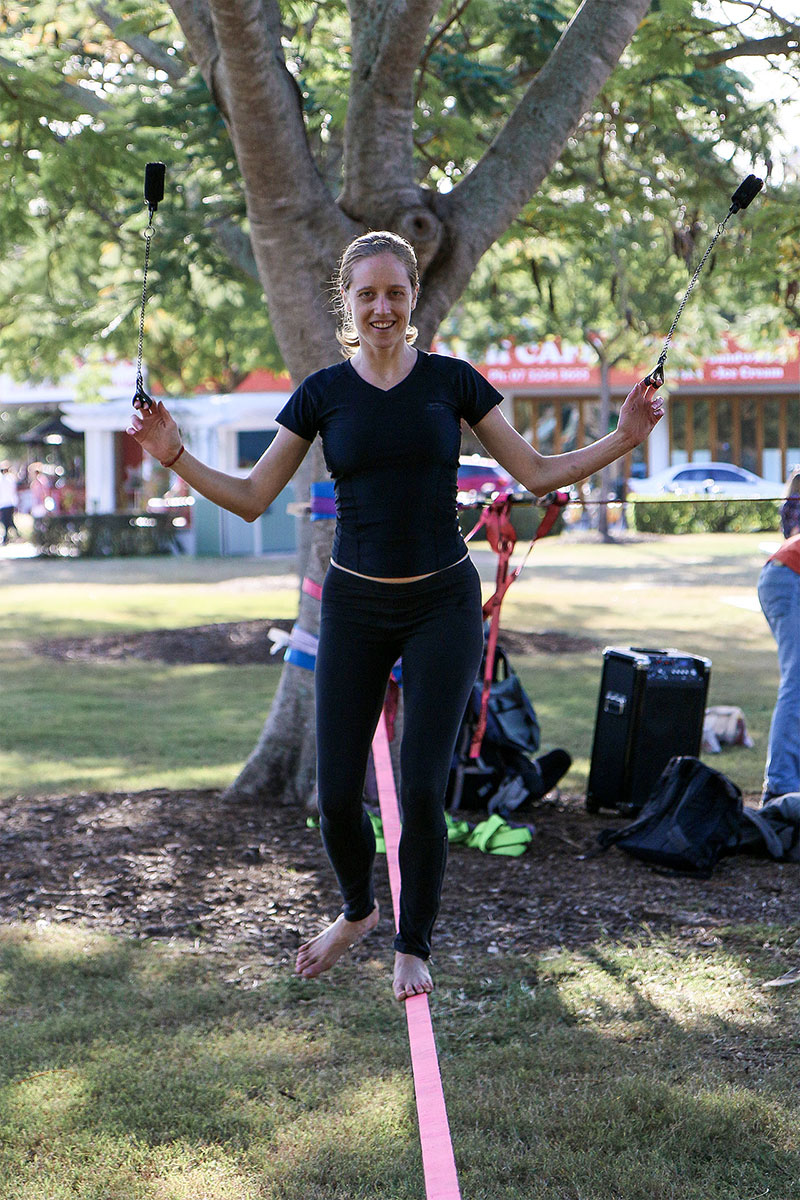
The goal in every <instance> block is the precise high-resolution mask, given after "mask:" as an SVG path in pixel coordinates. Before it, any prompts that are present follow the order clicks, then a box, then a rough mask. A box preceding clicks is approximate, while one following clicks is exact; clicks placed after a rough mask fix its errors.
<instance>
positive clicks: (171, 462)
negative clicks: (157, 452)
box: [161, 442, 186, 467]
mask: <svg viewBox="0 0 800 1200" xmlns="http://www.w3.org/2000/svg"><path fill="white" fill-rule="evenodd" d="M185 449H186V447H185V446H184V445H183V443H182V442H181V448H180V450H179V451H178V453H177V454H176V455H175V457H174V458H171V459H170V460H169V462H162V463H161V465H162V467H174V466H175V463H176V462H177V461H178V459H179V458H180V456H181V455H182V454H183V452H184V450H185Z"/></svg>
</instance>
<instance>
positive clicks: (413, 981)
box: [392, 950, 433, 1000]
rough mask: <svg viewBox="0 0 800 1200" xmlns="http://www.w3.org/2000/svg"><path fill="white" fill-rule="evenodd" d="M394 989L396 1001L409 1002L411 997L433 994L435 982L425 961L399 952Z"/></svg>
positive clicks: (395, 962)
mask: <svg viewBox="0 0 800 1200" xmlns="http://www.w3.org/2000/svg"><path fill="white" fill-rule="evenodd" d="M392 989H393V991H394V998H395V1000H408V999H409V997H410V996H421V995H422V994H423V992H432V991H433V980H432V979H431V973H430V971H429V970H428V965H427V963H426V962H425V960H424V959H423V958H417V956H416V955H415V954H401V953H400V951H399V950H398V951H397V953H396V954H395V956H394V981H393V983H392Z"/></svg>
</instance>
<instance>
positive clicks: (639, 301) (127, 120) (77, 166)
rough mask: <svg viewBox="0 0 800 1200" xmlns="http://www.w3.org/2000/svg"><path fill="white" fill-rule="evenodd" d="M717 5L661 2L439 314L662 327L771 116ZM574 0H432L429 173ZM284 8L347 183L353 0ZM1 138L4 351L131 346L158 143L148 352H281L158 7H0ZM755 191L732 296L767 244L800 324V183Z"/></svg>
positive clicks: (217, 133)
mask: <svg viewBox="0 0 800 1200" xmlns="http://www.w3.org/2000/svg"><path fill="white" fill-rule="evenodd" d="M705 7H706V6H704V5H701V4H698V3H694V4H692V3H691V0H662V2H661V3H655V4H653V6H652V9H651V12H650V15H649V16H648V17H647V19H646V20H645V21H644V22H643V23H642V25H641V27H640V29H639V32H638V34H637V37H636V38H635V40H634V42H633V44H632V46H631V48H630V50H629V52H628V53H627V54H626V55H625V57H624V59H623V61H622V62H621V63H620V65H619V67H618V68H617V70H616V72H615V73H614V75H613V76H612V78H611V80H610V81H609V83H608V85H607V86H606V88H605V89H604V91H603V94H602V95H601V97H599V99H598V102H597V103H596V105H595V106H594V109H593V111H592V112H590V113H588V114H587V115H586V117H585V118H584V120H583V122H582V124H581V127H580V129H579V130H578V131H577V133H576V135H575V136H574V137H573V138H572V139H571V140H570V142H569V144H568V146H567V147H566V148H565V152H564V154H563V155H562V158H561V161H560V162H559V164H558V165H557V167H556V168H555V170H554V171H553V172H552V173H551V176H550V179H549V181H548V185H547V188H546V189H545V191H544V193H543V194H542V196H540V197H537V199H536V200H535V201H534V202H532V203H531V204H530V205H529V206H528V207H527V209H526V210H525V212H524V213H523V215H522V218H521V220H520V221H519V223H518V224H517V225H516V226H515V227H514V228H513V229H512V230H511V231H510V232H509V234H508V236H507V237H506V239H505V240H504V241H503V243H502V244H500V245H498V247H497V249H496V251H495V252H492V253H491V254H490V255H487V256H486V258H485V259H484V260H483V263H482V264H481V266H480V267H479V270H478V272H477V274H476V277H475V281H474V285H473V287H472V288H471V289H470V292H469V294H468V296H467V297H466V299H465V301H464V303H463V304H462V305H461V306H459V308H458V309H457V310H456V312H455V313H454V315H453V318H452V319H451V321H450V323H449V325H448V330H449V332H450V333H451V334H452V332H453V330H454V329H455V328H456V326H458V327H460V328H461V332H462V334H463V336H464V337H465V339H466V342H467V344H468V345H469V346H470V348H471V349H474V350H477V351H479V350H480V349H481V348H483V347H485V344H486V340H487V333H488V335H489V336H490V337H494V338H500V337H503V336H506V335H507V334H508V332H509V330H510V329H513V330H518V331H520V333H529V334H530V335H531V336H539V335H541V334H543V333H545V332H552V331H554V330H556V329H558V331H559V332H562V333H564V334H569V333H571V332H573V331H574V329H575V328H576V327H580V326H582V327H589V328H600V329H605V330H610V329H611V328H612V326H613V327H614V328H615V329H618V330H620V338H621V341H620V345H622V344H623V343H624V344H625V346H627V345H628V344H631V345H632V344H635V343H636V341H637V339H639V338H641V336H642V335H643V334H646V333H647V332H649V331H650V330H657V329H661V328H663V325H664V320H665V318H666V314H667V310H668V309H669V306H670V304H671V303H672V302H673V301H674V299H675V296H676V295H678V294H679V293H680V291H681V290H682V287H681V284H682V283H683V280H684V278H685V267H686V266H687V265H691V264H692V262H693V255H695V253H696V251H697V249H698V246H702V243H703V239H704V237H705V236H706V235H708V233H709V231H710V230H713V223H714V221H715V220H716V219H717V215H718V214H719V212H720V204H721V203H723V202H724V200H725V197H726V195H727V193H728V192H729V191H730V190H731V189H732V186H733V185H735V180H736V173H737V168H736V167H735V166H734V159H735V153H734V151H735V150H738V153H739V154H740V155H741V154H742V153H744V154H745V155H746V156H749V158H750V159H752V160H753V162H761V163H762V164H764V170H765V172H766V173H768V170H769V159H770V153H771V150H770V144H771V136H772V132H773V123H774V122H773V113H772V112H771V111H770V106H769V105H766V106H765V105H763V104H762V105H759V104H756V103H754V102H753V101H752V98H751V97H750V96H749V94H748V84H747V80H746V79H745V78H744V76H743V75H742V74H741V73H739V72H737V70H736V69H734V66H732V65H731V60H730V59H729V57H728V55H729V52H730V50H731V48H732V47H733V46H735V45H736V44H739V45H742V44H743V43H744V42H746V41H747V37H748V35H749V33H750V31H749V28H745V25H746V21H744V18H747V17H748V15H749V10H750V9H751V8H753V6H752V5H747V4H744V3H742V4H733V5H729V6H728V7H729V8H732V9H734V10H736V11H735V13H734V18H735V19H736V18H737V17H738V18H740V20H739V22H738V23H734V24H733V26H730V25H729V26H726V24H725V22H724V21H722V20H717V19H715V20H711V19H710V18H708V17H706V16H703V12H704V10H705ZM574 9H575V5H574V4H573V3H567V2H566V0H552V2H551V0H528V2H527V3H522V4H521V3H519V0H471V2H470V0H452V2H448V3H445V4H443V5H442V6H441V9H440V11H439V13H438V15H437V18H436V21H435V22H434V24H433V25H432V27H431V30H430V33H429V36H428V39H427V43H426V45H425V49H424V52H423V54H422V56H421V58H420V62H419V67H418V71H417V81H416V94H415V110H414V113H415V115H414V129H413V136H414V147H415V153H416V164H417V177H418V182H419V183H420V184H421V185H422V186H424V187H426V188H431V189H434V190H438V191H440V192H447V191H448V190H449V189H450V188H452V187H453V186H455V185H456V184H457V183H458V182H459V181H460V180H462V179H463V178H464V177H465V176H466V175H467V174H468V173H469V171H470V170H471V169H472V167H473V166H474V165H475V163H476V162H477V161H478V160H479V159H480V158H481V157H482V156H483V154H484V153H485V151H486V149H487V147H488V146H490V145H491V143H492V141H493V139H494V138H495V136H496V135H497V132H498V130H499V129H500V128H502V125H503V122H504V121H505V120H506V118H507V115H508V113H509V112H510V111H511V110H512V109H513V106H514V104H515V103H516V102H517V101H518V99H519V98H520V96H521V95H522V94H523V92H524V89H525V88H526V87H527V85H528V84H529V83H530V81H531V79H532V78H534V77H535V76H536V74H537V72H539V71H540V70H541V68H542V67H543V65H544V64H545V63H546V62H547V59H548V56H549V55H550V53H551V52H552V50H553V47H554V45H555V44H556V42H557V40H558V38H559V36H560V34H561V33H562V32H563V30H564V28H565V26H566V25H567V22H568V20H569V19H570V17H571V16H572V15H573V13H574ZM281 18H282V22H283V24H282V29H281V34H282V45H283V48H284V54H285V57H286V63H287V66H288V69H289V71H290V72H291V74H292V76H293V78H294V80H295V82H296V85H297V96H298V104H299V105H301V107H302V110H303V115H304V121H305V126H306V131H307V136H308V139H309V143H310V145H311V147H312V151H313V154H314V158H315V161H316V163H317V166H318V169H319V171H320V173H321V175H322V176H323V178H324V179H325V181H326V183H327V184H328V186H329V187H330V188H331V189H332V190H333V191H334V192H336V191H337V190H339V188H340V187H341V185H342V160H343V146H344V138H345V130H346V118H347V97H348V84H349V72H350V62H349V50H350V18H349V13H348V8H347V5H346V4H344V3H343V2H341V0H328V2H327V3H325V4H321V3H312V2H310V0H295V2H293V3H284V4H282V5H281ZM743 21H744V23H742V22H743ZM754 32H755V33H760V34H761V35H766V34H767V33H769V34H771V35H772V36H773V37H774V38H777V37H782V38H784V43H785V45H786V46H787V47H789V48H791V47H790V42H789V41H787V40H786V39H787V38H788V37H789V35H790V32H791V30H790V29H789V27H788V26H787V25H786V23H784V24H781V22H780V21H779V20H778V19H777V18H774V19H771V18H766V17H763V18H761V25H760V26H759V27H758V29H756V30H755V31H754ZM750 42H751V43H752V45H750V44H749V43H748V50H747V52H748V53H757V52H758V49H759V47H758V39H757V38H754V37H751V38H750ZM779 52H780V47H779ZM795 53H796V52H795ZM733 61H734V64H735V66H737V67H738V66H740V65H741V63H742V59H741V58H738V59H736V60H733ZM776 61H777V60H776ZM780 61H781V62H788V63H790V64H793V63H794V58H793V57H792V54H784V55H783V57H782V58H781V59H780ZM0 147H1V148H2V158H1V159H0V172H1V174H0V183H1V184H2V186H1V187H0V251H1V252H2V253H1V255H0V365H1V366H2V368H3V369H4V370H7V371H11V372H13V373H14V374H15V375H17V376H25V377H28V378H41V377H44V376H52V375H56V374H60V373H62V372H63V371H65V370H67V369H70V368H71V367H72V366H73V365H74V359H75V356H76V355H80V356H81V357H83V358H88V359H90V360H91V359H98V360H99V359H103V358H105V357H108V356H122V357H131V356H133V354H134V353H135V347H136V333H137V329H136V321H137V307H138V303H139V299H140V290H141V268H142V258H143V243H142V241H141V238H140V236H139V235H140V233H141V230H142V229H143V227H144V225H145V223H146V215H145V210H144V208H143V205H142V199H141V182H142V176H143V168H144V164H145V163H146V162H147V161H148V160H153V159H162V160H164V161H165V162H166V163H167V165H168V179H167V184H168V195H167V202H166V203H164V204H163V205H162V206H161V208H160V210H159V213H158V216H157V234H156V237H155V238H154V241H153V263H152V267H151V273H150V291H151V295H150V300H149V306H148V324H147V360H148V364H149V367H150V370H151V373H152V374H154V375H155V376H157V377H158V379H159V380H160V381H161V382H162V383H164V384H165V385H166V386H167V388H168V389H169V390H172V391H184V390H189V389H193V388H196V387H200V386H203V385H206V386H208V387H209V388H212V389H224V388H226V387H232V386H235V384H236V383H237V382H238V381H239V380H240V379H241V378H242V377H243V376H244V375H245V374H246V373H247V372H248V371H249V370H251V369H252V368H253V367H254V366H256V365H271V366H273V367H276V368H278V367H280V365H281V358H280V354H279V351H278V347H277V345H276V341H275V338H274V336H273V334H272V331H271V327H270V323H269V320H268V318H267V314H266V309H265V306H264V303H263V293H262V289H261V285H260V283H259V281H258V278H257V272H256V268H255V263H254V260H253V257H252V253H251V251H250V247H249V242H248V236H247V234H248V230H247V223H246V219H245V213H244V202H243V196H242V188H241V181H240V176H239V168H238V166H237V163H236V160H235V157H234V153H233V150H232V146H231V141H230V137H229V134H228V131H227V129H226V126H225V123H224V122H223V120H222V118H221V116H220V110H219V108H218V106H217V104H216V103H215V100H214V98H213V97H212V95H211V94H210V92H209V90H208V88H207V86H206V84H205V83H204V82H203V78H202V76H201V74H200V72H199V70H198V69H197V67H196V66H195V65H194V64H193V63H192V62H191V61H190V58H189V56H188V54H187V51H186V47H185V44H184V39H183V36H182V33H181V30H180V28H179V26H178V25H177V23H176V21H175V19H174V16H173V14H172V12H171V10H170V8H169V7H168V6H167V5H166V4H163V3H158V2H154V0H150V3H147V4H144V5H142V4H138V3H133V0H108V3H107V4H106V5H105V6H104V5H102V4H100V3H88V2H87V0H59V2H58V3H56V2H55V0H39V2H35V0H34V2H31V3H26V4H19V5H14V6H11V7H6V8H5V9H3V10H0ZM268 153H269V147H268V146H265V154H268ZM759 209H760V211H759V213H758V214H756V213H755V209H754V210H753V214H754V216H755V222H753V221H751V220H750V219H749V215H748V229H749V230H751V231H752V232H750V233H749V234H745V233H741V232H738V231H737V233H735V234H734V235H733V238H731V235H728V242H729V243H730V241H732V240H736V241H737V244H739V245H740V247H741V248H744V245H745V243H744V240H743V239H745V238H746V237H747V236H750V237H752V238H756V236H758V237H759V238H760V243H759V244H760V245H761V246H762V248H764V247H766V248H767V249H769V250H770V251H771V253H770V254H769V255H756V254H753V255H749V256H745V255H743V254H738V255H737V254H733V253H731V249H730V245H729V246H728V247H727V248H726V250H725V255H726V262H725V272H726V274H727V275H728V277H729V278H730V281H731V286H730V288H729V289H728V297H729V299H728V301H727V309H726V310H725V311H726V314H727V311H728V309H729V310H730V313H731V314H733V313H734V312H735V311H736V310H737V308H738V309H740V308H741V307H742V305H741V304H738V305H737V304H736V303H735V300H736V297H737V290H736V286H735V285H737V284H741V283H743V280H742V278H740V276H739V274H737V272H738V269H739V264H740V263H743V262H745V261H746V263H747V271H748V275H747V291H746V292H745V291H744V289H742V291H741V292H740V293H738V294H739V295H740V296H741V295H745V294H746V295H749V296H750V297H751V300H752V288H753V282H754V281H753V264H754V262H756V261H757V262H758V264H759V265H760V267H764V268H766V269H765V270H761V272H760V275H759V279H758V284H757V287H758V295H759V299H760V301H762V302H764V303H766V302H771V301H775V300H777V301H779V302H781V303H782V304H783V306H784V308H785V309H786V310H787V312H788V315H789V320H790V321H792V322H794V323H795V324H796V323H797V316H796V309H795V301H796V296H797V282H796V281H797V278H798V272H797V237H796V222H795V221H794V215H793V214H794V211H796V206H794V205H792V206H791V216H790V206H789V205H788V204H787V205H785V206H782V205H781V202H780V198H779V197H773V198H772V199H771V200H770V201H769V204H768V205H767V204H762V203H760V202H759ZM767 210H768V211H767ZM776 213H777V214H778V216H779V220H778V235H777V237H776V235H775V220H776ZM768 242H769V244H768ZM754 248H756V247H755V243H754ZM713 265H714V264H713V263H712V264H711V266H712V267H713ZM710 274H712V272H711V271H710V272H709V275H710ZM720 274H721V272H720ZM767 275H769V279H768V280H767V279H766V278H765V276H767ZM580 280H583V281H584V286H579V281H580ZM704 288H705V289H706V291H707V290H708V285H707V283H704ZM559 292H561V293H562V295H561V298H559ZM714 294H715V297H716V295H717V293H716V292H715V293H714ZM720 295H721V293H720ZM567 300H569V302H567ZM578 300H580V301H581V304H580V305H577V304H576V303H575V302H576V301H578ZM601 300H602V303H601ZM723 308H725V305H724V304H723ZM612 314H613V316H612ZM620 314H622V324H621V325H620ZM626 314H632V315H630V316H629V315H626ZM623 326H624V331H623V330H622V327H623ZM478 342H482V346H478Z"/></svg>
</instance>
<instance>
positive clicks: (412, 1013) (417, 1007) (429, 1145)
mask: <svg viewBox="0 0 800 1200" xmlns="http://www.w3.org/2000/svg"><path fill="white" fill-rule="evenodd" d="M372 755H373V759H374V762H375V775H376V778H377V781H378V800H379V802H380V806H381V819H382V821H383V836H384V839H385V841H386V861H387V863H388V865H389V885H390V887H391V890H392V906H393V908H394V920H395V925H396V924H397V922H398V920H399V914H400V864H399V862H398V858H397V848H398V845H399V843H400V810H399V808H398V805H397V791H396V789H395V785H394V772H393V770H392V759H391V755H390V753H389V739H388V736H387V733H386V719H385V717H384V715H383V713H381V719H380V720H379V722H378V728H377V729H376V730H375V737H374V738H373V741H372ZM404 1003H405V1009H406V1021H407V1022H408V1040H409V1043H410V1046H411V1066H412V1069H413V1072H414V1091H415V1093H416V1097H417V1117H418V1119H419V1140H420V1145H421V1146H422V1170H423V1174H424V1176H425V1194H426V1196H427V1198H428V1200H461V1191H460V1189H459V1186H458V1175H457V1174H456V1161H455V1157H454V1155H453V1143H452V1141H451V1139H450V1125H449V1122H448V1120H447V1109H446V1108H445V1103H444V1092H443V1091H442V1077H441V1074H440V1073H439V1059H438V1057H437V1055H436V1043H435V1041H434V1039H433V1024H432V1022H431V1010H430V1006H429V1004H428V997H427V995H422V996H412V997H411V998H410V999H408V1000H406V1001H405V1002H404Z"/></svg>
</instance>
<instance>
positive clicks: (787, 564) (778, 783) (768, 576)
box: [758, 473, 800, 804]
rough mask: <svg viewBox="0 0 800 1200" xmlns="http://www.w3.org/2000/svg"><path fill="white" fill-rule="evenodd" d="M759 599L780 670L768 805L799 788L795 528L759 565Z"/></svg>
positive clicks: (799, 551)
mask: <svg viewBox="0 0 800 1200" xmlns="http://www.w3.org/2000/svg"><path fill="white" fill-rule="evenodd" d="M796 474H798V473H796ZM790 500H791V497H790V499H789V500H787V501H786V504H784V510H785V509H786V507H787V505H788V504H789V503H790ZM781 517H782V519H783V511H782V513H781ZM784 528H786V525H784ZM788 528H790V529H791V528H793V526H792V525H791V524H789V525H788ZM758 601H759V604H760V605H761V610H762V612H763V613H764V616H765V617H766V618H767V621H768V623H769V627H770V629H771V630H772V634H773V637H774V638H775V641H776V643H777V645H778V670H779V672H780V682H779V684H778V696H777V699H776V701H775V708H774V710H773V713H772V721H771V722H770V727H769V741H768V743H767V762H766V767H765V771H764V790H763V792H762V795H761V803H762V804H767V803H768V802H769V801H770V800H772V799H773V798H774V797H775V796H785V795H786V794H787V792H800V532H795V533H793V534H792V535H791V536H790V537H788V538H786V540H785V541H784V542H783V544H782V545H781V546H780V547H779V548H778V549H777V550H776V551H775V553H774V554H773V555H771V556H770V557H769V558H768V559H767V561H766V562H765V563H764V566H763V567H762V568H761V574H760V575H759V577H758Z"/></svg>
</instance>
